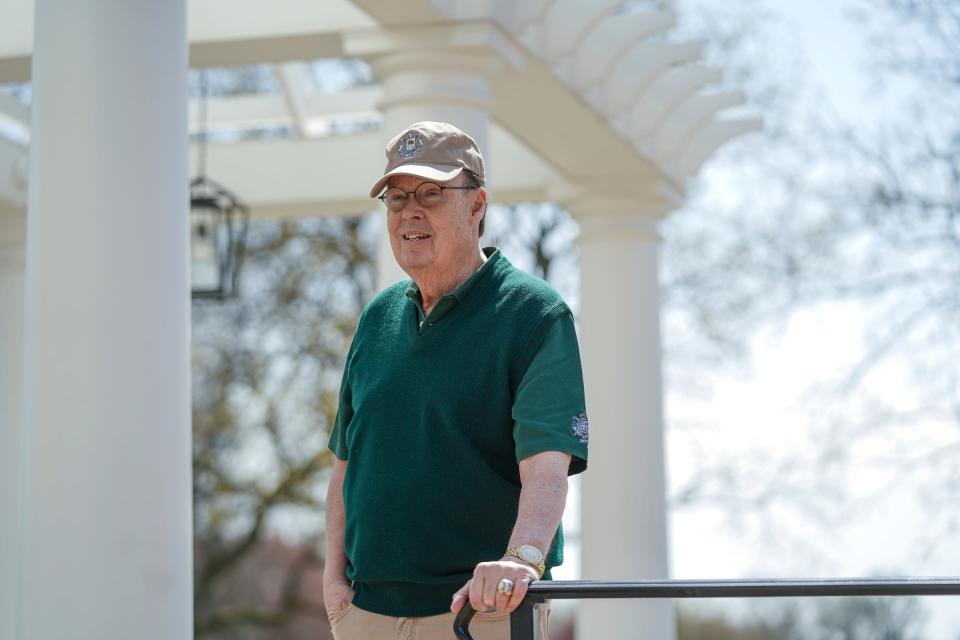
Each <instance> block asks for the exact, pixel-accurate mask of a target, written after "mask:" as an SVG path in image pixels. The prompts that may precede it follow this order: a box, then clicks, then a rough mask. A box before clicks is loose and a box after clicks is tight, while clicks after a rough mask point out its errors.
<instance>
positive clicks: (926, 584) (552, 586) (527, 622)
mask: <svg viewBox="0 0 960 640" xmlns="http://www.w3.org/2000/svg"><path fill="white" fill-rule="evenodd" d="M956 595H960V577H958V578H857V579H846V578H840V579H829V580H645V581H641V582H602V581H596V580H576V581H550V580H545V581H543V582H534V583H533V584H531V585H530V587H529V588H528V590H527V595H526V597H525V598H524V599H523V602H522V603H521V605H520V606H519V607H518V608H517V609H516V610H514V612H513V613H512V614H511V615H510V638H511V640H534V620H533V606H534V605H535V604H540V603H542V602H545V601H546V600H570V599H579V598H788V597H823V596H956ZM474 613H475V611H474V610H473V608H472V607H471V606H470V603H469V602H468V603H466V604H465V605H464V606H463V609H461V610H460V613H459V614H457V617H456V620H455V621H454V623H453V631H454V633H455V634H456V636H457V638H459V639H460V640H473V638H472V636H471V635H470V631H469V626H470V620H471V619H472V618H473V616H474Z"/></svg>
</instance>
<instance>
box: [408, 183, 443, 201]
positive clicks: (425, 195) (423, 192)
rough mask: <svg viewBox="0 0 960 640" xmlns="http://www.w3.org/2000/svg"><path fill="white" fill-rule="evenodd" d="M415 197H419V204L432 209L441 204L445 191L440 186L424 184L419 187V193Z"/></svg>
mask: <svg viewBox="0 0 960 640" xmlns="http://www.w3.org/2000/svg"><path fill="white" fill-rule="evenodd" d="M414 195H415V196H416V197H417V202H419V203H420V204H421V205H422V206H424V207H432V206H433V205H435V204H437V203H439V202H440V198H442V197H443V189H441V188H440V185H438V184H434V183H432V182H424V183H423V184H422V185H420V186H419V187H417V192H416V193H415V194H414Z"/></svg>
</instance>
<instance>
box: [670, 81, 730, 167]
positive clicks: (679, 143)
mask: <svg viewBox="0 0 960 640" xmlns="http://www.w3.org/2000/svg"><path fill="white" fill-rule="evenodd" d="M745 101H746V96H745V95H744V94H743V92H742V91H724V92H721V93H712V94H699V95H694V96H691V97H690V98H688V99H687V100H684V101H683V103H682V104H681V105H680V106H679V107H677V108H676V109H674V110H672V111H671V112H670V113H669V114H668V115H667V117H666V118H664V120H663V122H662V123H661V125H660V126H659V127H657V131H656V133H655V137H654V144H653V152H654V153H655V154H656V155H657V156H658V157H660V156H670V155H674V154H675V153H677V151H678V150H679V149H681V148H682V147H683V146H684V145H685V143H686V142H687V141H688V140H689V139H690V137H691V136H692V135H693V134H694V133H695V131H696V129H697V128H698V127H700V126H702V125H703V124H704V123H706V122H707V121H708V120H709V118H710V116H712V115H713V114H714V113H716V112H717V111H720V110H721V109H726V108H728V107H734V106H737V105H741V104H743V103H744V102H745Z"/></svg>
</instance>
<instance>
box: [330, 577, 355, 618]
mask: <svg viewBox="0 0 960 640" xmlns="http://www.w3.org/2000/svg"><path fill="white" fill-rule="evenodd" d="M352 601H353V588H352V587H351V586H350V583H349V582H347V580H346V579H344V580H337V581H333V582H325V583H324V584H323V606H324V607H325V608H326V610H327V617H328V618H330V619H333V618H335V617H336V616H337V614H338V613H340V612H341V611H343V610H344V609H346V608H347V606H348V605H349V604H350V603H351V602H352Z"/></svg>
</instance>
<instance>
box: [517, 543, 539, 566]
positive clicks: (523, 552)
mask: <svg viewBox="0 0 960 640" xmlns="http://www.w3.org/2000/svg"><path fill="white" fill-rule="evenodd" d="M520 557H521V558H523V559H524V560H526V561H527V562H531V563H533V564H539V563H540V561H541V560H543V555H542V554H541V553H540V552H539V551H538V550H537V549H535V548H533V547H523V548H521V549H520Z"/></svg>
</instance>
